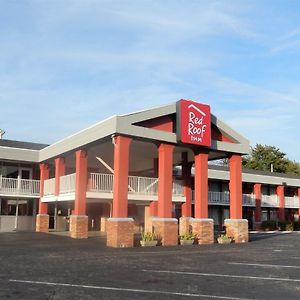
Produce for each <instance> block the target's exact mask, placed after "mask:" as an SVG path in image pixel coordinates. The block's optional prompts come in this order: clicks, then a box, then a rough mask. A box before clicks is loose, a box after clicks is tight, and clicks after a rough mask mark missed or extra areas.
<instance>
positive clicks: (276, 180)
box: [242, 173, 300, 187]
mask: <svg viewBox="0 0 300 300" xmlns="http://www.w3.org/2000/svg"><path fill="white" fill-rule="evenodd" d="M242 178H243V182H251V183H261V184H271V185H287V186H295V187H300V179H297V178H286V177H277V176H267V175H259V174H250V173H243V177H242Z"/></svg>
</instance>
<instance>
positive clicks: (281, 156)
mask: <svg viewBox="0 0 300 300" xmlns="http://www.w3.org/2000/svg"><path fill="white" fill-rule="evenodd" d="M243 166H244V167H245V168H248V169H254V170H261V171H271V170H272V171H274V172H279V173H286V174H300V164H299V163H297V162H295V161H292V160H289V159H288V158H287V157H286V154H285V153H283V152H281V151H280V150H279V149H278V148H276V147H275V146H268V145H261V144H256V146H255V147H254V148H253V147H251V153H250V155H248V156H246V157H244V158H243Z"/></svg>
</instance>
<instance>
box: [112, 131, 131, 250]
mask: <svg viewBox="0 0 300 300" xmlns="http://www.w3.org/2000/svg"><path fill="white" fill-rule="evenodd" d="M131 141H132V139H131V138H129V137H125V136H117V137H114V138H113V143H114V145H115V148H114V186H113V213H112V218H110V219H108V222H107V226H108V228H107V246H110V247H133V230H134V229H133V219H132V218H128V173H129V149H130V144H131Z"/></svg>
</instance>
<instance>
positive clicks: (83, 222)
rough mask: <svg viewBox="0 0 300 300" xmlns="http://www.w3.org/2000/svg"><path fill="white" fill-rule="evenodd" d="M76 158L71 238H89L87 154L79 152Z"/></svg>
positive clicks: (82, 151)
mask: <svg viewBox="0 0 300 300" xmlns="http://www.w3.org/2000/svg"><path fill="white" fill-rule="evenodd" d="M75 157H76V182H75V201H74V210H73V214H72V215H71V216H70V236H71V237H72V238H75V239H86V238H88V216H87V215H86V190H87V153H86V152H85V151H84V150H78V151H76V153H75Z"/></svg>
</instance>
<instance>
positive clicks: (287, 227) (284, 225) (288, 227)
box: [278, 221, 294, 231]
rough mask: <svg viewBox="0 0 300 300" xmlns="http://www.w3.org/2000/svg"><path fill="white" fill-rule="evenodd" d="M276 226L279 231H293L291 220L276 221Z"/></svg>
mask: <svg viewBox="0 0 300 300" xmlns="http://www.w3.org/2000/svg"><path fill="white" fill-rule="evenodd" d="M278 227H279V229H280V230H281V231H293V230H294V224H293V222H291V221H284V222H278Z"/></svg>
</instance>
